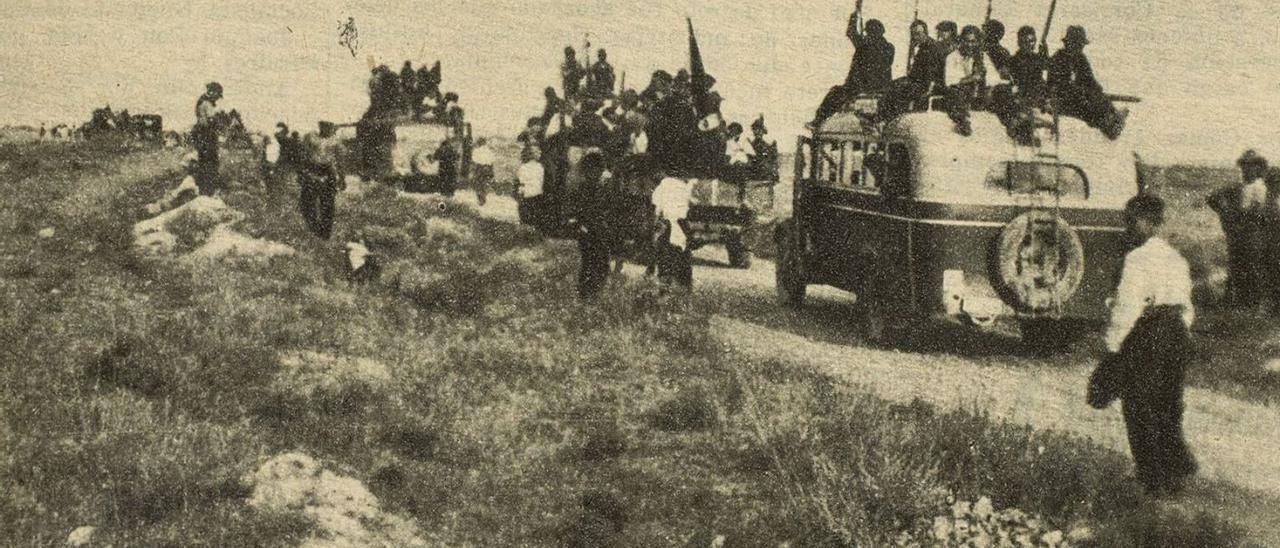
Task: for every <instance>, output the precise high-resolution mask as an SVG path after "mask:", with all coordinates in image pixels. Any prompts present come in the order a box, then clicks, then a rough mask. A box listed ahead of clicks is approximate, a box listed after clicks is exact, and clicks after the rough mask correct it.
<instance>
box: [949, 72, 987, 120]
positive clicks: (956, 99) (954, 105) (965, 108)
mask: <svg viewBox="0 0 1280 548" xmlns="http://www.w3.org/2000/svg"><path fill="white" fill-rule="evenodd" d="M981 89H982V88H981V86H979V85H978V84H977V83H969V84H958V85H954V86H948V87H947V92H946V93H947V116H948V117H950V118H951V121H952V122H955V124H956V125H957V126H961V127H964V128H968V127H969V111H970V110H971V109H972V108H973V106H974V102H975V100H976V98H977V95H978V92H979V91H980V90H981Z"/></svg>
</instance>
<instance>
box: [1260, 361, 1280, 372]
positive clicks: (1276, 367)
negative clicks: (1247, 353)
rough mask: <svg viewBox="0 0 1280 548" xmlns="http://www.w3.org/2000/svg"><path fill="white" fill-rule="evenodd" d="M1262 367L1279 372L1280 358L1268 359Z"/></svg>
mask: <svg viewBox="0 0 1280 548" xmlns="http://www.w3.org/2000/svg"><path fill="white" fill-rule="evenodd" d="M1262 368H1263V369H1265V370H1267V371H1270V372H1272V373H1280V360H1268V361H1267V362H1266V363H1264V364H1262Z"/></svg>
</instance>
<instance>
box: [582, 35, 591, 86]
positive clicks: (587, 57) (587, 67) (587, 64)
mask: <svg viewBox="0 0 1280 548" xmlns="http://www.w3.org/2000/svg"><path fill="white" fill-rule="evenodd" d="M582 43H583V44H582V70H583V72H584V73H585V74H586V76H585V77H584V78H583V83H582V87H583V88H590V87H591V33H590V32H588V33H585V34H583V35H582Z"/></svg>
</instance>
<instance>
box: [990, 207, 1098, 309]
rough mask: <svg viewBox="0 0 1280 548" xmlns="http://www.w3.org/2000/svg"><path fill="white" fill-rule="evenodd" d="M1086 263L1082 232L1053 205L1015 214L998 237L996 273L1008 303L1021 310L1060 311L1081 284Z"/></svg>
mask: <svg viewBox="0 0 1280 548" xmlns="http://www.w3.org/2000/svg"><path fill="white" fill-rule="evenodd" d="M1084 268H1085V257H1084V245H1082V244H1081V243H1080V235H1079V234H1078V233H1077V232H1076V230H1075V229H1074V228H1072V227H1071V226H1070V225H1069V224H1067V222H1066V221H1064V220H1062V218H1060V217H1058V216H1057V215H1054V214H1053V212H1051V211H1046V210H1035V211H1029V212H1027V213H1024V214H1022V215H1019V216H1018V217H1017V218H1016V219H1014V220H1013V221H1010V222H1009V224H1007V225H1005V227H1004V229H1003V230H1001V232H1000V237H999V239H998V240H997V242H996V250H995V268H994V270H995V272H994V274H995V278H996V280H998V282H999V283H998V285H999V286H1000V287H1001V288H1002V289H1003V291H1004V293H1005V294H1006V297H1007V298H1008V299H1009V300H1010V301H1011V302H1010V304H1011V305H1013V306H1014V307H1015V308H1017V309H1019V311H1021V312H1024V313H1031V314H1045V315H1050V316H1058V315H1061V313H1062V311H1063V307H1064V306H1065V304H1066V302H1067V301H1068V300H1070V299H1071V297H1072V296H1073V295H1075V293H1076V290H1078V289H1079V288H1080V281H1081V280H1082V279H1083V278H1084Z"/></svg>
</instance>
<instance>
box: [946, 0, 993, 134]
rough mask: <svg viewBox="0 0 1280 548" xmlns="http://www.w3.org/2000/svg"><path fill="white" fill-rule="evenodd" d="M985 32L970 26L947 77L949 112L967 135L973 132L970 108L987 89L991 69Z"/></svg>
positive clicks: (951, 60)
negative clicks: (984, 49)
mask: <svg viewBox="0 0 1280 548" xmlns="http://www.w3.org/2000/svg"><path fill="white" fill-rule="evenodd" d="M981 36H982V31H980V30H978V27H975V26H973V25H968V26H966V27H965V28H964V31H963V32H961V33H960V47H959V49H957V50H955V51H953V52H951V54H950V55H948V56H947V64H946V72H945V75H944V78H945V80H944V81H945V83H946V86H947V105H948V107H947V111H948V112H947V113H948V115H949V116H950V117H951V121H952V122H955V124H956V131H957V132H958V133H960V134H961V135H964V136H966V137H967V136H969V135H971V134H972V133H973V128H972V126H970V124H969V105H970V104H971V103H972V102H973V99H974V97H975V96H977V95H979V94H980V93H982V91H983V88H984V87H985V86H986V77H987V70H986V66H985V65H984V64H983V62H982V44H981Z"/></svg>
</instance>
